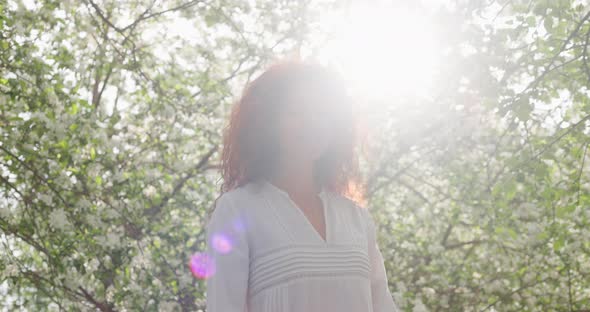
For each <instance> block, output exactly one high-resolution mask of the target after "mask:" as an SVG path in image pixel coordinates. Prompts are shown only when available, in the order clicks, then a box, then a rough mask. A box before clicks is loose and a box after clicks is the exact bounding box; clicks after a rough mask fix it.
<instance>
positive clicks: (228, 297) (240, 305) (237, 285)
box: [206, 193, 249, 312]
mask: <svg viewBox="0 0 590 312" xmlns="http://www.w3.org/2000/svg"><path fill="white" fill-rule="evenodd" d="M229 195H230V194H227V193H226V194H224V195H222V196H221V197H220V198H219V199H218V200H217V204H216V207H215V210H213V213H212V214H211V218H210V220H209V221H208V223H207V229H206V233H207V234H206V237H207V254H208V255H209V256H210V257H211V260H212V263H213V264H212V266H213V272H212V273H211V275H210V276H209V277H208V278H207V279H206V304H207V312H243V311H247V304H246V302H247V301H246V298H247V290H248V277H249V247H248V240H247V236H246V229H245V227H244V220H243V219H242V217H241V216H240V215H239V214H238V211H237V210H236V207H235V204H234V202H233V201H232V198H231V196H229Z"/></svg>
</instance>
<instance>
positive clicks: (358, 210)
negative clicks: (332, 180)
mask: <svg viewBox="0 0 590 312" xmlns="http://www.w3.org/2000/svg"><path fill="white" fill-rule="evenodd" d="M329 194H330V197H331V198H333V200H334V202H335V205H336V206H337V207H338V209H341V210H340V212H342V213H349V214H352V215H354V216H355V217H359V218H365V217H366V214H367V213H368V210H367V208H366V207H365V206H363V205H361V204H359V203H358V202H356V201H355V200H353V199H351V198H349V197H346V196H345V195H342V194H340V193H334V192H329Z"/></svg>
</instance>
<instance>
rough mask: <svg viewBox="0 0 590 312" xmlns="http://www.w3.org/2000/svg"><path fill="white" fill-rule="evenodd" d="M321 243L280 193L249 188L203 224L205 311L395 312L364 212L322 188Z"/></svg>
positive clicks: (228, 198) (221, 203) (226, 198)
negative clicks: (207, 262) (209, 270)
mask: <svg viewBox="0 0 590 312" xmlns="http://www.w3.org/2000/svg"><path fill="white" fill-rule="evenodd" d="M319 196H320V198H321V200H322V203H323V209H324V214H325V222H326V240H324V239H323V238H322V237H321V236H320V235H319V233H318V232H317V231H316V230H315V228H314V227H313V226H312V225H311V223H310V222H309V221H308V219H307V218H306V217H305V215H304V213H303V212H302V211H301V210H299V208H298V207H297V206H296V204H295V203H294V202H293V201H292V200H291V198H290V197H289V195H288V193H287V192H285V191H283V190H282V189H280V188H278V187H276V186H275V185H273V184H271V183H269V182H266V181H264V182H261V183H254V182H250V183H248V184H246V185H244V186H242V187H239V188H236V189H233V190H231V191H228V192H226V193H224V194H223V195H222V196H221V197H220V198H219V199H218V201H217V206H216V208H215V210H214V212H213V214H212V215H211V219H210V220H209V222H208V223H207V251H206V253H207V254H208V255H209V256H210V259H212V262H213V264H214V272H213V274H212V275H211V276H209V277H208V278H207V279H206V304H207V312H243V311H248V312H303V311H305V312H360V311H363V312H392V311H393V312H398V311H400V310H399V308H398V307H397V305H396V303H394V300H393V298H392V295H391V293H390V291H389V289H388V286H387V275H386V273H385V267H384V264H383V258H382V254H381V252H380V250H379V247H378V245H377V243H376V240H375V224H374V221H373V219H372V217H371V215H370V213H369V212H368V211H367V210H366V209H365V208H361V207H359V206H357V205H356V204H355V202H353V201H352V200H350V199H348V198H346V197H344V196H342V195H339V194H336V193H333V192H329V191H326V190H325V189H323V190H322V191H321V192H320V194H319Z"/></svg>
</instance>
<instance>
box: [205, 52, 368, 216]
mask: <svg viewBox="0 0 590 312" xmlns="http://www.w3.org/2000/svg"><path fill="white" fill-rule="evenodd" d="M305 83H308V84H307V85H309V83H318V84H320V85H319V86H320V87H321V88H320V90H325V92H326V94H325V95H328V96H329V97H330V98H331V99H334V102H335V103H336V104H335V105H332V106H331V107H333V109H334V110H336V111H335V112H334V113H335V114H338V117H339V118H337V120H338V121H337V122H335V124H334V125H333V127H336V131H335V133H336V138H335V141H334V142H332V143H333V144H331V145H330V147H329V148H328V150H327V152H326V153H324V155H323V156H321V157H320V159H318V160H317V162H316V164H315V166H314V176H315V178H316V179H317V181H318V182H319V184H320V185H322V186H323V187H324V188H326V189H327V190H329V191H332V192H336V193H339V194H341V195H343V196H345V197H348V198H350V199H351V200H353V201H355V202H356V203H358V204H360V205H362V206H364V205H365V198H364V196H365V185H364V182H363V181H362V178H361V175H360V170H359V154H360V153H364V152H365V149H364V145H363V144H360V143H363V142H364V141H365V140H363V139H362V137H363V136H362V135H361V134H363V133H364V131H361V130H362V129H361V127H360V125H361V123H360V122H359V119H358V118H357V117H358V114H357V113H356V107H355V102H354V101H352V98H351V96H349V95H348V93H347V88H346V84H345V83H344V80H343V79H342V77H341V76H340V75H339V74H337V72H336V71H334V70H332V69H330V68H328V67H325V66H323V65H321V64H319V63H317V62H310V61H301V60H283V61H280V62H277V63H274V64H273V65H271V66H270V67H269V68H267V69H266V70H265V71H264V72H263V73H262V74H261V75H260V76H258V77H257V78H256V79H255V80H253V81H251V82H250V83H249V84H248V85H247V86H246V87H245V89H244V91H243V93H242V96H241V97H240V98H239V100H238V101H237V102H235V103H234V105H233V107H232V110H231V113H230V117H229V122H228V124H227V125H226V127H225V128H224V133H223V150H222V154H221V176H222V178H223V184H222V185H221V187H220V194H219V197H221V195H222V194H223V193H225V192H227V191H229V190H231V189H234V188H237V187H240V186H242V185H244V184H246V183H248V182H250V181H257V180H259V179H265V178H267V177H269V176H270V175H271V173H272V172H273V170H276V166H275V163H276V160H277V156H278V151H279V149H278V144H279V142H278V140H277V137H276V134H277V131H276V126H277V124H276V122H275V120H276V119H277V118H276V116H277V113H279V112H280V110H281V109H283V106H284V103H285V101H284V99H285V96H286V94H287V92H288V91H289V90H292V88H293V87H294V86H295V85H303V86H305V85H306V84H305ZM322 92H324V91H322ZM219 197H218V198H219ZM215 201H217V199H216V200H215ZM214 206H215V205H214ZM213 209H214V207H213Z"/></svg>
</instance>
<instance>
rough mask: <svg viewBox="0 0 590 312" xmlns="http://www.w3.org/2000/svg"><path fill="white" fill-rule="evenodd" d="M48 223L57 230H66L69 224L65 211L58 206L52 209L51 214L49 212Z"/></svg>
mask: <svg viewBox="0 0 590 312" xmlns="http://www.w3.org/2000/svg"><path fill="white" fill-rule="evenodd" d="M49 224H50V225H51V226H52V227H53V228H55V229H59V230H66V229H69V228H70V226H71V224H70V222H69V221H68V217H67V216H66V212H65V210H64V209H63V208H59V209H56V210H53V211H52V212H51V214H49Z"/></svg>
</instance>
